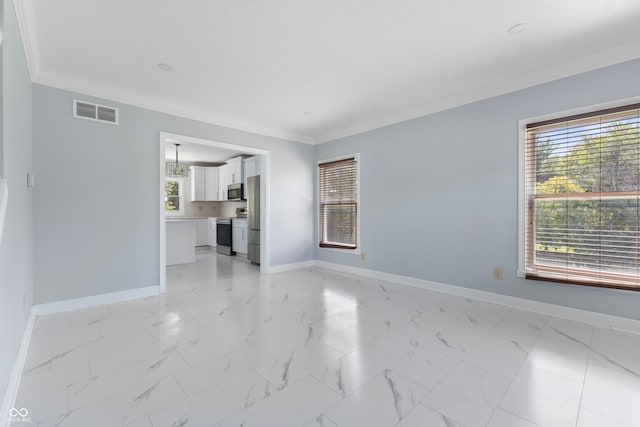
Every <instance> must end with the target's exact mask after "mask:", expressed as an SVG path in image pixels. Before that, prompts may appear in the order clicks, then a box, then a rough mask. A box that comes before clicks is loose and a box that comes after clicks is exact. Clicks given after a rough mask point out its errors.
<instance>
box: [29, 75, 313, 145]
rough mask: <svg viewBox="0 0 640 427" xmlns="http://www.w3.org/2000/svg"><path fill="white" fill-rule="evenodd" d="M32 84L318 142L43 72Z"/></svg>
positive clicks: (310, 142) (293, 134)
mask: <svg viewBox="0 0 640 427" xmlns="http://www.w3.org/2000/svg"><path fill="white" fill-rule="evenodd" d="M32 81H33V83H37V84H41V85H45V86H51V87H54V88H57V89H62V90H67V91H70V92H76V93H79V94H83V95H89V96H93V97H96V98H101V99H106V100H109V101H114V102H119V103H122V104H127V105H132V106H134V107H139V108H145V109H148V110H153V111H157V112H160V113H165V114H171V115H173V116H178V117H183V118H186V119H191V120H196V121H199V122H204V123H210V124H213V125H216V126H223V127H226V128H231V129H236V130H240V131H244V132H250V133H255V134H259V135H264V136H270V137H274V138H279V139H284V140H288V141H295V142H301V143H304V144H314V143H315V139H314V138H311V137H309V136H305V135H298V134H295V133H291V132H287V131H284V130H280V129H274V128H269V127H264V126H259V125H253V124H251V123H246V122H241V121H236V120H232V119H228V118H224V117H219V116H216V115H214V114H211V113H210V112H207V111H204V110H199V109H193V108H186V107H179V106H176V105H172V104H170V103H167V102H166V101H161V100H158V99H152V98H148V97H141V96H136V95H132V94H130V93H125V92H122V91H119V90H117V89H112V88H108V87H104V86H99V85H95V84H92V83H87V82H82V81H80V80H76V79H70V78H68V77H62V76H59V75H55V74H52V73H47V72H44V71H40V72H38V73H37V74H36V75H35V76H33V78H32Z"/></svg>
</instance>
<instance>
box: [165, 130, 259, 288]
mask: <svg viewBox="0 0 640 427" xmlns="http://www.w3.org/2000/svg"><path fill="white" fill-rule="evenodd" d="M175 144H180V145H179V146H178V148H182V147H191V149H192V150H191V152H189V150H188V149H187V150H185V151H186V152H185V151H182V150H181V151H180V152H181V153H182V155H183V156H185V155H186V156H187V157H186V158H187V160H189V159H190V160H191V161H192V162H193V158H195V157H194V156H195V155H196V154H194V153H195V152H196V151H197V150H198V148H197V147H201V149H202V151H203V152H209V153H211V152H217V153H220V155H224V154H227V155H229V154H233V153H235V154H236V155H249V156H255V157H256V159H257V161H258V162H259V163H258V166H257V167H258V169H259V171H260V174H259V175H260V180H259V184H260V185H259V187H260V192H259V194H260V197H259V199H260V201H259V210H260V212H261V215H260V218H259V223H260V231H259V235H260V243H261V244H260V247H259V252H260V272H261V273H265V272H267V271H268V270H269V263H270V253H271V250H270V217H269V212H270V205H269V187H270V152H269V150H264V149H260V148H254V147H248V146H244V145H237V144H229V143H225V142H219V141H214V140H208V139H202V138H196V137H192V136H187V135H179V134H174V133H168V132H160V135H159V141H158V147H159V149H158V168H159V169H158V170H159V176H160V179H159V197H158V199H159V203H158V206H159V218H160V221H159V222H160V244H159V250H158V253H159V265H160V269H159V278H160V280H159V291H160V293H164V292H166V289H167V216H168V215H167V208H166V201H167V200H166V182H167V181H166V161H167V152H168V151H167V150H175ZM189 155H191V156H192V157H193V158H189V157H188V156H189ZM184 160H185V157H182V158H180V161H181V162H182V161H184ZM196 160H198V159H196ZM203 160H207V159H204V158H203ZM224 160H226V159H220V161H222V162H224ZM197 163H198V162H194V164H197ZM185 179H189V178H185ZM181 195H182V196H183V197H184V199H183V200H186V199H187V198H188V197H189V195H186V194H184V195H183V194H181ZM224 200H226V198H225V199H224ZM179 208H180V209H178V210H179V211H180V212H179V214H180V215H184V212H185V211H184V210H181V209H182V208H183V206H182V205H179ZM169 216H174V215H169Z"/></svg>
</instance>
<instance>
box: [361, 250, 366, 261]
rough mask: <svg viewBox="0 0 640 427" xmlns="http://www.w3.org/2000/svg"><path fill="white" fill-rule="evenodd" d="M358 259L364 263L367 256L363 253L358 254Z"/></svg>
mask: <svg viewBox="0 0 640 427" xmlns="http://www.w3.org/2000/svg"><path fill="white" fill-rule="evenodd" d="M360 258H361V259H362V260H363V261H366V259H367V254H365V253H364V252H362V253H361V254H360Z"/></svg>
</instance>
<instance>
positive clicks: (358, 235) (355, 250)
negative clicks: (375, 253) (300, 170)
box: [316, 153, 362, 255]
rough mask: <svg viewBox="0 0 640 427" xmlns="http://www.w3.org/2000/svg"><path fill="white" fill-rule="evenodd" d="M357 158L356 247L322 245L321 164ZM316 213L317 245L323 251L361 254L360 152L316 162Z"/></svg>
mask: <svg viewBox="0 0 640 427" xmlns="http://www.w3.org/2000/svg"><path fill="white" fill-rule="evenodd" d="M352 158H353V159H355V162H356V247H355V248H353V249H351V248H346V247H344V248H340V247H338V248H334V247H327V246H320V244H321V239H320V232H321V226H320V225H321V224H320V221H321V214H320V206H321V205H320V187H321V183H320V165H321V164H324V163H331V162H338V161H341V160H348V159H352ZM316 215H317V221H316V247H317V248H318V249H321V250H323V251H332V252H338V253H345V254H353V255H360V254H361V253H362V227H361V224H360V220H361V218H362V204H361V203H360V153H354V154H345V155H343V156H339V157H332V158H327V159H322V160H318V162H317V164H316Z"/></svg>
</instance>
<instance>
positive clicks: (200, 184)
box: [189, 166, 206, 202]
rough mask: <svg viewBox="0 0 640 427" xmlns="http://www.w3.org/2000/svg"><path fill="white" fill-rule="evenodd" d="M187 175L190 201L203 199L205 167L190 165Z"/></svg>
mask: <svg viewBox="0 0 640 427" xmlns="http://www.w3.org/2000/svg"><path fill="white" fill-rule="evenodd" d="M189 169H190V173H189V175H190V176H191V201H192V202H199V201H202V200H205V196H206V194H205V189H206V175H205V168H201V167H198V166H191V167H190V168H189Z"/></svg>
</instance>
